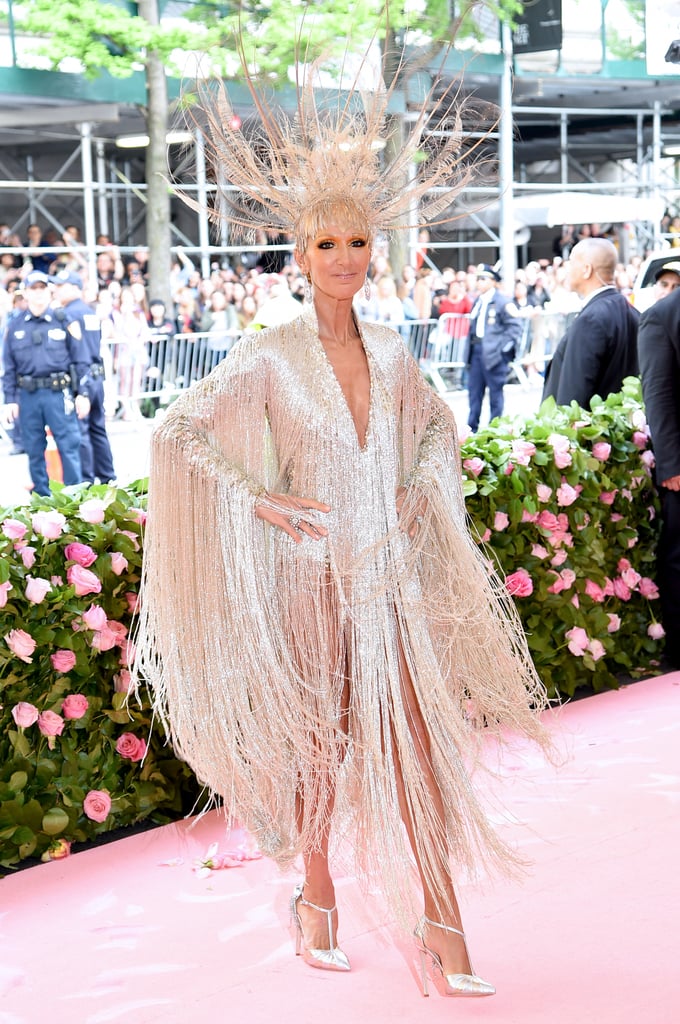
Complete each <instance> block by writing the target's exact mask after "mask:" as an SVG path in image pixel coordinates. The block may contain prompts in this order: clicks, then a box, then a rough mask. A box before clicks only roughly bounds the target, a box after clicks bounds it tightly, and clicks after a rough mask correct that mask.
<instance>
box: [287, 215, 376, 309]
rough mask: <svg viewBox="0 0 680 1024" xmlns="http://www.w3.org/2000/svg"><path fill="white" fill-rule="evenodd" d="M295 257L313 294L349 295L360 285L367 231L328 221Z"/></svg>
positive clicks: (368, 252)
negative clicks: (312, 287) (308, 280)
mask: <svg viewBox="0 0 680 1024" xmlns="http://www.w3.org/2000/svg"><path fill="white" fill-rule="evenodd" d="M295 259H296V262H297V264H298V266H299V267H300V270H301V271H302V272H303V274H309V276H310V277H311V280H312V284H313V286H314V290H315V294H316V295H317V296H321V295H324V296H327V297H328V298H331V299H336V300H338V299H351V298H353V297H354V295H356V293H357V292H358V291H359V289H360V288H362V287H363V284H364V281H365V280H366V272H367V271H368V264H369V262H370V259H371V246H370V244H369V236H368V232H367V231H366V230H364V229H362V228H358V227H347V225H341V224H338V223H334V222H329V223H328V224H327V225H326V227H325V228H324V229H323V230H322V231H320V232H319V234H317V235H316V237H314V238H310V239H309V241H308V243H307V248H306V250H305V252H304V253H300V252H296V254H295Z"/></svg>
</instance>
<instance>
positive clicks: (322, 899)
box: [295, 682, 349, 949]
mask: <svg viewBox="0 0 680 1024" xmlns="http://www.w3.org/2000/svg"><path fill="white" fill-rule="evenodd" d="M348 715H349V683H348V682H345V685H344V687H343V692H342V699H341V716H340V725H341V728H342V730H343V732H345V733H346V732H347V719H348ZM322 791H323V790H322ZM325 794H326V795H325V808H324V814H323V818H322V820H323V821H325V822H326V826H325V828H324V830H323V832H322V834H321V835H320V836H319V837H318V842H317V844H316V846H315V848H314V849H313V850H310V851H308V852H306V853H304V854H303V861H304V865H305V885H304V889H303V893H302V895H303V897H304V899H306V900H309V902H310V903H315V904H316V906H317V907H325V908H326V909H327V910H330V909H331V907H334V906H335V887H334V885H333V879H332V878H331V874H330V869H329V865H328V843H329V838H330V829H331V818H332V815H333V807H334V804H335V793H334V792H333V791H332V789H330V787H326V788H325ZM304 801H305V793H304V792H302V791H298V793H297V794H296V798H295V804H296V812H297V819H298V824H299V825H300V824H301V823H302V820H303V817H304ZM297 912H298V914H299V917H300V920H301V922H302V929H303V932H304V936H305V942H306V944H307V946H309V947H312V948H314V949H329V948H331V946H329V935H328V918H327V916H326V914H321V913H319V911H318V910H314V909H313V908H312V907H306V906H305V905H304V904H303V903H302V902H301V901H300V902H298V905H297ZM332 924H333V942H332V943H331V945H332V946H336V945H337V928H338V915H337V912H335V913H334V914H333V917H332Z"/></svg>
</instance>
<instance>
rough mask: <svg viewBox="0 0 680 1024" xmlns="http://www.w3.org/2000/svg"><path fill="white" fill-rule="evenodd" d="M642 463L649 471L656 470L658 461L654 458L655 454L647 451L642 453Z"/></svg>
mask: <svg viewBox="0 0 680 1024" xmlns="http://www.w3.org/2000/svg"><path fill="white" fill-rule="evenodd" d="M640 461H641V462H642V464H643V465H644V466H646V467H647V469H654V466H655V465H656V459H655V458H654V452H650V451H646V452H641V453H640Z"/></svg>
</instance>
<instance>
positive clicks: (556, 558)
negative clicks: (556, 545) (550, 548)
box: [550, 548, 569, 565]
mask: <svg viewBox="0 0 680 1024" xmlns="http://www.w3.org/2000/svg"><path fill="white" fill-rule="evenodd" d="M568 558H569V555H568V554H567V552H566V551H565V550H564V548H560V549H559V550H558V551H556V552H555V554H554V555H553V556H552V558H551V559H550V564H551V565H563V564H564V563H565V562H566V560H567V559H568Z"/></svg>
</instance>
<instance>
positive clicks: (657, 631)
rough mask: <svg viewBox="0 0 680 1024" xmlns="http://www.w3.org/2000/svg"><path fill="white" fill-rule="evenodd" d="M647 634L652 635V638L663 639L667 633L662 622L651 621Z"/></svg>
mask: <svg viewBox="0 0 680 1024" xmlns="http://www.w3.org/2000/svg"><path fill="white" fill-rule="evenodd" d="M647 635H648V636H650V637H651V638H652V640H663V638H664V637H665V635H666V630H665V629H664V628H663V626H662V625H661V623H660V622H650V624H649V625H648V626H647Z"/></svg>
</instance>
